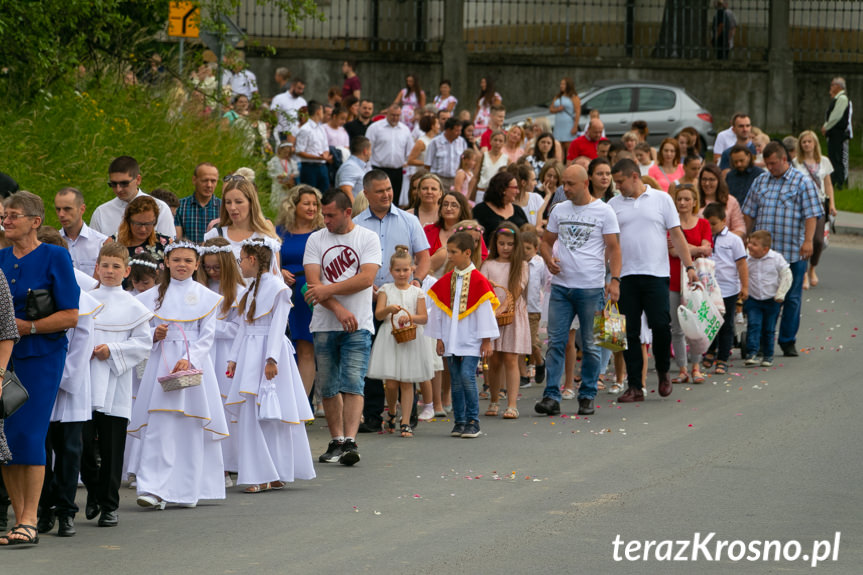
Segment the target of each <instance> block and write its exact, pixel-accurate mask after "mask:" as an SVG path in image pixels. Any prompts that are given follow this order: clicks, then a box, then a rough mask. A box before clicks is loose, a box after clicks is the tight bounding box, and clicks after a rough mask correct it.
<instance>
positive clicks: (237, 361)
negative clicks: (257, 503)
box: [225, 237, 315, 493]
mask: <svg viewBox="0 0 863 575" xmlns="http://www.w3.org/2000/svg"><path fill="white" fill-rule="evenodd" d="M280 249H281V244H279V242H277V241H275V240H273V239H272V238H269V237H266V238H250V239H247V240H245V241H244V242H243V245H242V248H241V252H240V271H241V272H242V274H243V277H244V278H246V282H247V283H248V287H247V289H246V291H245V293H244V294H243V297H242V299H240V302H239V304H238V314H239V317H240V320H241V323H240V328H239V331H238V332H237V336H236V338H235V339H234V345H233V347H232V348H231V353H230V355H229V358H230V360H229V361H228V372H227V375H228V377H229V378H232V379H233V383H232V384H231V388H230V391H229V392H228V398H227V400H226V403H225V408H226V409H227V410H228V412H229V413H230V415H231V419H235V420H236V421H237V424H236V428H235V430H236V442H237V454H238V459H237V483H238V484H242V485H248V486H249V487H247V488H246V489H245V493H261V492H263V491H268V490H270V489H282V488H283V487H284V486H285V483H288V482H293V481H294V479H314V477H315V469H314V465H313V464H312V452H311V448H310V447H309V439H308V437H307V436H306V426H305V425H304V422H306V421H310V420H312V419H314V416H313V415H312V410H311V407H310V406H309V401H308V398H307V397H306V392H305V390H304V389H303V381H302V378H301V377H300V372H299V370H298V369H297V363H296V361H295V360H294V348H293V346H292V345H291V342H290V340H288V338H287V337H285V325H286V324H287V322H288V315H289V313H290V311H291V305H292V304H291V289H290V288H289V287H288V286H287V285H286V284H285V282H284V281H283V280H282V277H281V276H280V275H275V274H272V273H269V271H270V268H271V265H272V260H273V258H274V257H276V254H278V253H279V250H280Z"/></svg>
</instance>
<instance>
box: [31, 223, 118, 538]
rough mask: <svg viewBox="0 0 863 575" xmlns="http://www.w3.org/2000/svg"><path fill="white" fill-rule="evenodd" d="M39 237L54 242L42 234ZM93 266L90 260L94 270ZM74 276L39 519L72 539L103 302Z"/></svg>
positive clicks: (87, 279) (43, 529) (89, 282)
mask: <svg viewBox="0 0 863 575" xmlns="http://www.w3.org/2000/svg"><path fill="white" fill-rule="evenodd" d="M40 231H41V230H40ZM40 241H47V242H48V243H52V242H50V240H46V239H42V238H40ZM95 265H96V264H95V261H94V262H93V266H94V267H93V269H94V270H95V269H96V268H95ZM75 279H76V280H77V282H78V287H79V288H81V295H80V296H79V298H78V325H77V326H75V328H74V329H70V330H67V331H66V337H67V338H68V340H69V351H68V352H67V353H66V365H65V366H63V377H62V378H61V379H60V389H59V390H58V391H57V399H55V400H54V411H52V412H51V424H50V425H49V426H48V436H47V439H46V441H45V450H46V451H47V453H48V461H47V463H46V465H45V481H44V483H43V484H42V496H41V497H40V498H39V523H37V527H38V529H39V533H48V532H49V531H51V530H52V529H53V528H54V523H55V521H56V522H58V523H59V524H60V525H59V528H58V531H57V535H59V536H60V537H72V536H74V535H75V533H76V531H75V521H74V519H75V514H76V513H77V512H78V506H77V505H76V504H75V495H76V494H77V492H78V474H79V473H80V471H81V464H82V462H81V459H82V458H81V453H82V450H83V443H82V434H81V431H82V429H83V428H84V422H85V421H88V420H89V419H90V417H91V408H90V353H91V352H92V351H93V329H94V321H95V319H94V318H95V316H96V314H98V313H99V312H100V311H101V309H102V304H101V303H99V302H98V301H96V300H95V299H94V298H93V297H92V296H91V295H90V294H89V293H87V292H88V291H89V290H91V289H93V288H94V287H96V285H98V282H97V281H96V280H95V279H93V277H92V276H89V275H87V274H86V273H84V272H82V271H80V270H78V269H76V270H75Z"/></svg>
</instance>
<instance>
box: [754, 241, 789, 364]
mask: <svg viewBox="0 0 863 575" xmlns="http://www.w3.org/2000/svg"><path fill="white" fill-rule="evenodd" d="M771 243H772V237H771V236H770V232H768V231H767V230H757V231H755V232H752V234H751V235H750V236H749V259H748V260H747V261H746V265H747V266H748V268H749V299H747V300H746V301H745V302H744V304H743V311H744V313H746V361H745V362H744V365H746V366H749V367H751V366H756V365H760V366H762V367H771V366H772V365H773V344H774V340H775V338H776V320H777V319H778V318H779V310H780V309H781V308H782V302H783V301H785V294H786V293H788V290H789V289H791V281H792V279H793V276H792V274H791V266H789V265H788V262H787V261H785V258H784V257H782V254H780V253H779V252H774V251H773V250H771V249H770V244H771Z"/></svg>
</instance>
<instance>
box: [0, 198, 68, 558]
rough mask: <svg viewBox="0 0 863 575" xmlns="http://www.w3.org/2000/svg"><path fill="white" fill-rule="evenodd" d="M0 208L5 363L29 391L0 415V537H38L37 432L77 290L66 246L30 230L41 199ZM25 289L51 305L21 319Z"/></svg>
mask: <svg viewBox="0 0 863 575" xmlns="http://www.w3.org/2000/svg"><path fill="white" fill-rule="evenodd" d="M5 208H6V216H5V217H4V219H3V225H4V227H5V228H6V239H7V240H8V241H9V242H10V243H11V244H12V247H9V248H6V249H4V250H0V269H2V271H3V273H4V274H5V275H6V279H7V281H8V283H9V291H10V292H11V294H12V302H13V306H14V309H15V323H16V324H17V327H18V333H19V334H20V336H21V340H20V341H19V342H18V343H17V344H16V345H15V347H14V348H13V350H12V361H11V365H12V367H13V369H14V371H15V373H16V375H17V376H18V378H19V379H20V380H21V383H22V384H24V387H25V388H26V389H27V392H28V393H29V394H30V399H29V400H28V401H27V402H26V403H25V404H24V405H23V406H22V407H21V409H19V410H18V411H17V412H15V413H14V414H13V415H12V416H11V417H9V418H7V419H6V421H5V432H6V440H7V442H8V444H9V449H10V450H11V452H12V461H11V463H10V464H9V465H6V466H4V467H3V480H4V481H5V483H6V489H7V490H8V491H9V499H10V500H11V501H12V509H13V510H14V512H15V520H16V522H17V525H16V526H15V527H14V528H13V529H12V530H10V531H9V532H8V533H7V534H6V535H4V536H2V537H0V545H20V544H34V543H38V542H39V535H38V534H37V532H36V527H35V526H36V522H37V519H38V517H37V515H38V511H37V508H38V505H39V495H40V493H41V491H42V482H43V480H44V477H45V436H46V434H47V433H48V423H49V419H50V417H51V410H52V409H53V407H54V400H55V399H56V397H57V390H58V389H59V388H60V377H61V376H62V375H63V364H64V363H65V361H66V345H67V339H66V330H67V329H70V328H73V327H75V326H76V325H77V323H78V297H79V293H80V290H79V288H78V283H77V282H76V281H75V271H74V269H73V268H72V258H71V257H70V256H69V252H68V251H67V250H65V249H63V248H61V247H59V246H52V245H49V244H43V243H40V242H39V240H38V239H37V237H36V230H38V229H39V226H40V225H42V220H43V219H44V216H45V208H44V206H43V204H42V199H41V198H40V197H39V196H36V195H35V194H31V193H30V192H23V191H22V192H18V193H16V194H15V195H13V196H11V197H9V198H8V199H7V200H6V202H5ZM29 290H47V292H48V293H49V294H50V295H51V299H52V300H53V308H54V309H55V310H56V311H54V312H53V313H50V314H49V315H47V316H45V317H41V318H39V319H28V317H27V313H26V311H25V307H26V303H27V294H28V291H29Z"/></svg>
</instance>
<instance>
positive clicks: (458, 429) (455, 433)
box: [449, 423, 465, 437]
mask: <svg viewBox="0 0 863 575" xmlns="http://www.w3.org/2000/svg"><path fill="white" fill-rule="evenodd" d="M464 428H465V424H464V423H456V424H455V425H454V426H453V428H452V431H450V432H449V434H450V437H461V434H462V433H464Z"/></svg>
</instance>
